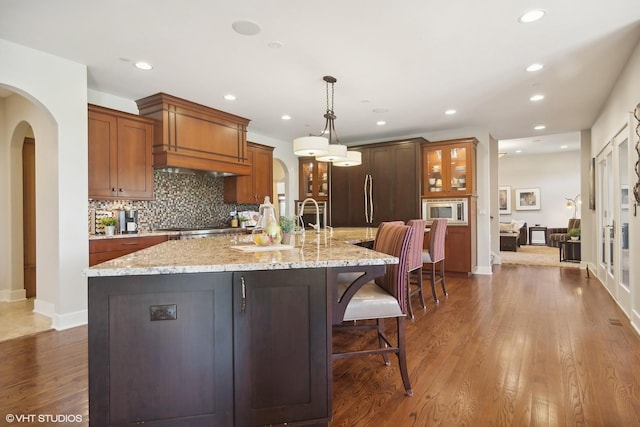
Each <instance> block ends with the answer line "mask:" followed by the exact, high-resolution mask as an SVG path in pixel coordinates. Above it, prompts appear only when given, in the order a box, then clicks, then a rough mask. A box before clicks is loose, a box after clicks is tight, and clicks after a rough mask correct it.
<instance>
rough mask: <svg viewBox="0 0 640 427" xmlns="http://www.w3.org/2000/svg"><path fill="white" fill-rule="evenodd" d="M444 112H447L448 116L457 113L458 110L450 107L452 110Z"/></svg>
mask: <svg viewBox="0 0 640 427" xmlns="http://www.w3.org/2000/svg"><path fill="white" fill-rule="evenodd" d="M444 113H445V114H446V115H447V116H451V115H453V114H455V113H456V110H454V109H450V110H447V111H445V112H444Z"/></svg>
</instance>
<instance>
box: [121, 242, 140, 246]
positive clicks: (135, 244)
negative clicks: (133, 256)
mask: <svg viewBox="0 0 640 427" xmlns="http://www.w3.org/2000/svg"><path fill="white" fill-rule="evenodd" d="M139 244H140V242H128V243H123V244H122V246H138V245H139Z"/></svg>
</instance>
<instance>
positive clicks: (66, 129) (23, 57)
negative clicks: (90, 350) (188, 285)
mask: <svg viewBox="0 0 640 427" xmlns="http://www.w3.org/2000/svg"><path fill="white" fill-rule="evenodd" d="M0 63H1V64H2V67H0V85H3V86H6V87H8V88H9V89H11V90H12V91H14V92H16V93H19V94H20V95H21V96H17V95H13V96H10V97H9V98H7V99H6V100H5V101H4V105H3V108H2V115H3V126H2V129H0V153H2V156H0V157H1V158H2V159H4V160H1V161H2V163H1V165H2V166H3V167H2V168H0V189H2V193H1V194H0V213H1V214H2V218H3V221H4V220H6V222H4V223H5V224H11V226H7V227H0V254H2V260H1V261H0V262H1V263H2V268H3V270H4V269H5V268H7V270H6V271H8V272H9V273H8V274H7V273H3V274H2V275H0V279H1V281H0V292H2V293H0V297H2V296H3V295H5V296H6V295H9V296H10V295H11V294H12V292H11V290H13V289H14V287H16V286H20V287H21V286H22V283H17V281H18V280H19V279H15V277H18V273H16V271H15V270H16V267H12V266H11V265H10V264H12V261H11V260H8V259H7V258H8V255H9V254H12V253H14V254H15V252H16V250H17V248H21V247H22V243H21V239H22V219H21V218H22V208H21V206H22V204H21V203H20V204H19V206H16V203H12V200H13V198H14V197H15V194H12V192H15V191H17V190H16V187H17V184H16V182H15V181H16V176H17V172H16V170H19V169H20V168H21V162H20V163H18V164H15V162H14V161H9V162H7V159H12V160H13V159H15V156H16V152H17V150H21V145H20V144H21V140H20V138H22V137H23V135H20V134H19V133H17V132H16V129H20V126H22V125H21V124H23V122H24V121H26V122H28V123H29V124H30V125H31V127H32V128H33V133H34V136H35V138H36V228H37V236H36V247H37V249H36V259H37V260H36V264H37V267H36V281H37V291H36V292H37V297H36V302H35V309H36V311H39V312H41V313H43V314H45V315H48V316H50V317H51V318H52V326H53V327H55V328H57V329H64V328H68V327H72V326H75V325H79V324H82V323H86V319H87V311H86V309H87V291H86V287H87V280H86V277H85V276H84V275H83V269H84V268H86V267H87V265H88V260H89V255H88V240H87V227H86V224H87V223H86V221H87V217H86V213H87V204H88V202H87V197H86V195H87V175H88V173H87V70H86V66H84V65H81V64H77V63H74V62H72V61H68V60H65V59H61V58H58V57H55V56H52V55H49V54H46V53H43V52H40V51H37V50H34V49H30V48H27V47H24V46H20V45H17V44H14V43H10V42H7V41H5V40H1V39H0ZM7 163H9V164H7ZM20 191H21V190H20ZM16 224H17V225H18V226H19V227H16V228H17V229H13V228H14V227H13V226H14V225H16Z"/></svg>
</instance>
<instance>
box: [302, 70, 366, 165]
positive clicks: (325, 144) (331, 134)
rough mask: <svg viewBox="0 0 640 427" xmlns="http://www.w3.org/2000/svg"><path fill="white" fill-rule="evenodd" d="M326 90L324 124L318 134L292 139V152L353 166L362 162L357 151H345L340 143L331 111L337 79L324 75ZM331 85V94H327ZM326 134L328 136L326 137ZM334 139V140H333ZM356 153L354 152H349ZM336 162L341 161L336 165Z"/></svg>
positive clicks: (322, 160)
mask: <svg viewBox="0 0 640 427" xmlns="http://www.w3.org/2000/svg"><path fill="white" fill-rule="evenodd" d="M322 79H323V80H324V81H325V86H326V91H327V110H326V113H325V114H324V118H325V124H324V129H323V131H322V133H321V134H320V135H310V136H305V137H301V138H296V139H294V140H293V152H294V154H295V155H297V156H315V158H316V160H318V161H321V162H332V163H333V164H334V165H336V166H355V165H359V164H361V163H362V160H361V154H360V153H359V152H347V146H346V145H342V144H340V141H339V140H338V134H337V132H336V128H335V123H334V121H335V119H336V115H335V113H334V112H333V99H334V84H335V83H336V82H337V79H336V78H335V77H332V76H324V77H323V78H322ZM329 86H331V96H329ZM327 136H328V138H327ZM334 140H335V142H334ZM351 153H356V154H351ZM338 163H342V164H340V165H338Z"/></svg>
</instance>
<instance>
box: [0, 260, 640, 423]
mask: <svg viewBox="0 0 640 427" xmlns="http://www.w3.org/2000/svg"><path fill="white" fill-rule="evenodd" d="M584 276H585V274H584V270H578V269H569V268H556V267H527V266H515V265H514V266H510V265H509V266H507V265H503V266H499V267H496V269H495V271H494V275H493V276H476V277H471V278H467V277H454V276H451V277H447V289H448V291H449V297H448V298H446V299H445V298H441V299H440V301H441V302H440V305H439V306H434V304H433V302H431V301H428V305H427V311H426V312H423V311H421V310H420V309H417V310H416V319H415V320H414V321H411V320H409V321H407V338H408V352H407V353H408V362H409V368H410V375H411V381H412V386H413V392H414V395H413V397H407V396H405V394H404V389H403V386H402V381H401V379H400V374H399V373H398V370H397V360H395V359H392V363H391V366H389V367H386V366H384V365H383V364H382V359H381V358H380V357H370V358H351V359H345V360H338V361H335V362H334V365H333V366H334V384H333V396H334V397H333V405H334V420H333V421H332V423H331V427H338V426H340V427H347V426H348V427H354V426H376V427H378V426H389V427H391V426H393V427H397V426H495V427H497V426H569V425H572V426H573V425H581V426H635V425H640V397H639V396H638V392H637V390H639V389H640V337H638V335H637V334H636V333H635V331H634V330H633V329H632V328H631V326H630V325H629V322H628V320H627V319H626V317H625V316H624V315H623V314H622V312H621V311H620V310H619V309H618V308H617V306H616V305H615V303H614V302H613V301H612V299H611V298H610V297H609V295H608V294H607V293H606V291H605V290H604V289H603V288H602V286H601V285H600V284H599V282H598V281H597V280H596V279H594V278H591V279H586V278H585V277H584ZM427 294H430V291H429V292H427ZM392 323H393V322H389V325H388V326H389V327H391V326H393V325H392ZM353 337H354V335H353V334H352V333H351V334H349V335H345V334H343V335H340V336H336V337H335V343H336V345H345V344H346V343H349V345H351V346H352V345H356V346H358V345H361V344H363V343H364V342H365V341H367V340H368V338H366V337H363V338H361V339H354V338H353ZM0 361H1V363H0V408H1V409H2V411H0V412H2V413H0V420H4V419H5V418H4V417H5V416H6V414H67V415H70V414H80V415H82V418H83V422H82V423H70V424H68V425H74V426H75V425H77V426H86V425H88V409H87V408H88V402H87V329H86V327H80V328H74V329H70V330H67V331H61V332H55V331H50V332H43V333H40V334H37V335H32V336H28V337H24V338H18V339H13V340H9V341H4V342H0ZM3 422H4V421H0V425H4V424H3ZM18 424H19V423H14V425H18ZM21 425H29V424H28V423H22V424H21ZM34 425H38V426H41V425H48V424H47V423H37V424H34ZM50 425H65V424H63V423H62V424H61V423H51V424H50Z"/></svg>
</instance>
